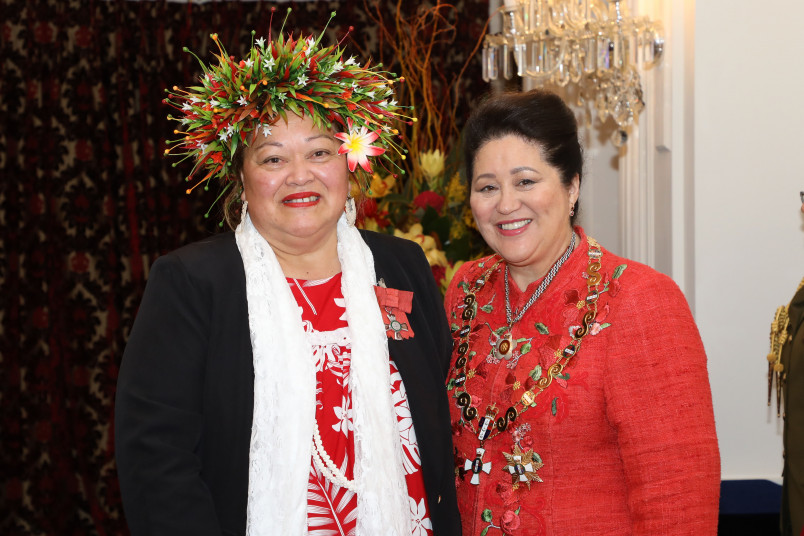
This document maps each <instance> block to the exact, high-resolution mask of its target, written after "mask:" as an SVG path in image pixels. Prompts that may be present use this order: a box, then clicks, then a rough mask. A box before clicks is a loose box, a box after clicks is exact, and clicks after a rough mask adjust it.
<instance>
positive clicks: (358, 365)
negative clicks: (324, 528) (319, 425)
mask: <svg viewBox="0 0 804 536" xmlns="http://www.w3.org/2000/svg"><path fill="white" fill-rule="evenodd" d="M337 232H338V259H339V260H340V263H341V271H342V291H343V296H344V298H345V299H346V318H347V319H348V322H349V325H350V326H351V327H352V329H351V333H352V362H351V372H350V379H349V381H350V383H351V384H352V404H353V416H354V442H355V465H354V477H355V480H356V482H357V485H358V492H357V535H358V536H369V535H371V536H374V535H388V536H408V535H409V534H410V533H411V529H410V507H409V504H408V502H409V500H408V492H407V485H406V481H405V476H404V474H405V473H404V469H403V465H402V463H403V462H402V456H403V454H402V446H401V442H400V440H399V431H398V428H397V423H396V415H395V412H394V409H393V408H394V406H393V402H392V400H391V389H390V368H389V359H388V339H387V336H386V334H385V327H384V325H383V321H382V316H381V313H380V309H379V306H378V305H377V298H376V297H375V294H374V289H373V285H374V282H375V281H376V279H375V273H374V258H373V256H372V254H371V250H369V248H368V246H367V245H366V244H365V242H363V239H362V237H361V236H360V233H359V232H358V231H357V229H355V228H354V227H350V226H349V225H347V223H346V221H345V218H344V217H341V218H340V220H339V221H338V228H337ZM235 239H236V241H237V247H238V249H239V250H240V255H241V257H242V259H243V267H244V269H245V273H246V296H247V299H248V322H249V331H250V333H251V347H252V352H253V355H254V414H253V422H252V427H251V449H250V451H249V483H248V509H247V525H246V534H247V535H248V536H263V535H274V534H283V535H285V534H287V535H302V534H306V533H307V480H308V477H309V473H310V463H311V456H312V438H313V425H314V422H315V388H316V376H315V366H314V363H313V355H312V348H311V347H310V345H309V344H306V341H307V339H306V338H305V335H304V329H303V327H302V319H301V309H300V308H299V306H298V305H297V303H296V300H295V299H294V297H293V294H292V293H291V290H290V287H289V285H288V284H287V281H286V279H285V275H284V273H283V272H282V268H281V267H280V266H279V262H278V261H277V259H276V255H275V254H274V252H273V250H272V249H271V247H270V245H269V244H268V242H266V241H265V239H264V238H263V237H262V235H260V233H259V232H258V231H257V230H256V229H255V227H254V225H253V224H252V223H251V219H250V218H249V217H248V214H246V215H245V217H244V218H243V220H242V221H241V223H240V225H238V227H237V230H236V231H235Z"/></svg>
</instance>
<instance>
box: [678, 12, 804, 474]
mask: <svg viewBox="0 0 804 536" xmlns="http://www.w3.org/2000/svg"><path fill="white" fill-rule="evenodd" d="M802 23H804V2H801V1H800V0H764V1H763V2H756V1H749V0H737V1H735V0H700V1H698V2H696V4H695V34H694V38H695V60H694V61H695V70H694V73H695V76H694V87H695V89H694V147H695V149H694V197H695V202H694V204H695V211H694V214H695V227H694V245H695V247H694V266H695V276H694V278H695V282H694V289H695V294H694V296H692V297H691V298H692V301H694V303H695V314H696V319H697V322H698V327H699V329H700V331H701V335H702V337H703V340H704V344H705V346H706V350H707V353H708V355H709V374H710V379H711V384H712V390H713V393H714V403H715V417H716V420H717V428H718V436H719V440H720V448H721V454H722V467H723V477H724V478H772V479H773V478H776V479H778V478H779V477H780V475H781V466H782V449H781V422H780V421H777V419H776V413H775V409H774V411H773V412H771V410H769V408H768V407H767V405H766V396H767V380H766V377H767V362H766V360H765V355H766V354H767V352H768V331H769V327H770V321H771V320H772V316H773V313H774V311H775V310H776V307H778V306H779V305H782V304H786V303H787V302H788V301H789V300H790V298H791V297H792V295H793V293H794V291H795V289H796V286H797V285H798V282H799V281H800V280H801V278H802V276H804V218H802V215H801V213H800V211H799V207H800V206H801V203H800V201H799V197H798V192H799V191H800V190H804V165H802V156H803V155H804V32H803V31H802V30H801V27H802ZM774 405H775V401H774ZM682 459H683V454H682Z"/></svg>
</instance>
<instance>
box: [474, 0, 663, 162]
mask: <svg viewBox="0 0 804 536" xmlns="http://www.w3.org/2000/svg"><path fill="white" fill-rule="evenodd" d="M498 12H499V13H500V14H501V15H502V18H503V24H502V33H499V34H494V35H487V36H486V38H485V41H484V43H483V79H484V80H486V81H487V82H488V81H489V80H495V79H498V78H505V79H510V78H511V77H512V76H513V75H514V73H516V74H517V75H518V76H520V77H528V78H530V79H532V80H533V82H534V83H535V84H536V85H546V84H554V85H556V86H559V87H564V86H567V85H568V84H575V85H577V86H578V98H579V103H584V102H585V103H593V104H594V107H595V109H596V110H597V111H598V114H599V117H600V119H601V120H605V119H606V118H608V117H611V118H612V119H613V120H614V121H615V122H616V124H617V127H618V128H617V130H616V131H615V133H614V135H613V136H612V142H613V143H614V144H615V145H616V146H618V147H619V146H621V145H622V144H623V143H625V141H626V140H627V139H628V130H629V127H630V126H631V125H632V123H633V122H634V118H635V117H636V116H638V115H639V112H640V111H641V110H642V109H643V108H644V106H645V103H644V101H643V95H642V82H641V79H640V72H642V71H643V70H645V69H648V68H650V67H652V66H653V65H655V64H656V63H657V62H658V61H659V59H660V58H661V55H662V49H663V46H664V41H663V39H662V28H661V24H659V23H657V22H655V21H651V20H649V19H648V18H647V17H631V16H630V15H629V14H628V12H627V6H626V5H625V2H624V1H622V0H608V1H605V0H505V3H504V5H503V6H501V7H500V9H499V10H498Z"/></svg>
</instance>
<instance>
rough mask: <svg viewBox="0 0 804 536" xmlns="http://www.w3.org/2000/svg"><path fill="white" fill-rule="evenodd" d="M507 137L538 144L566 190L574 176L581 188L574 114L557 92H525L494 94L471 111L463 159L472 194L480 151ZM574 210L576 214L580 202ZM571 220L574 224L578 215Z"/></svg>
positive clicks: (581, 159) (580, 158)
mask: <svg viewBox="0 0 804 536" xmlns="http://www.w3.org/2000/svg"><path fill="white" fill-rule="evenodd" d="M508 135H512V136H518V137H520V138H522V139H523V140H525V141H527V142H530V143H535V144H537V145H538V146H539V147H540V148H541V152H542V158H543V159H544V161H545V162H547V163H548V164H550V165H551V166H553V167H554V168H556V169H557V170H558V171H559V173H560V175H561V183H562V184H563V185H564V186H565V187H569V186H570V184H571V183H572V179H573V177H575V175H578V185H579V186H580V182H581V180H582V179H583V151H582V149H581V144H580V142H579V141H578V123H577V121H576V120H575V114H574V113H573V111H572V110H571V109H570V108H569V106H567V105H566V103H564V101H563V100H562V99H561V97H559V96H558V95H556V94H555V93H552V92H550V91H546V90H543V89H534V90H531V91H527V92H524V93H521V92H517V93H502V94H496V95H491V96H490V97H488V98H487V99H486V100H485V101H484V102H482V103H481V104H480V105H479V106H478V107H477V108H476V109H475V110H474V111H473V112H472V115H471V116H470V117H469V120H468V121H467V122H466V126H465V127H464V133H463V157H464V164H465V166H466V182H467V185H468V187H469V190H470V194H471V188H472V177H473V175H474V167H475V158H476V157H477V152H478V151H479V150H480V148H481V147H483V146H484V145H485V144H486V143H488V142H490V141H492V140H495V139H498V138H502V137H504V136H508ZM467 198H468V196H467ZM573 208H574V209H575V213H576V214H577V212H578V201H576V202H575V206H574V207H573ZM570 221H571V222H574V221H575V216H572V217H571V218H570Z"/></svg>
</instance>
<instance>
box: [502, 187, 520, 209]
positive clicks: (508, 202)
mask: <svg viewBox="0 0 804 536" xmlns="http://www.w3.org/2000/svg"><path fill="white" fill-rule="evenodd" d="M517 208H519V198H518V197H517V195H516V191H514V190H513V189H512V188H506V187H504V186H503V187H502V188H500V197H499V202H498V203H497V212H499V213H500V214H510V213H512V212H513V211H515V210H516V209H517Z"/></svg>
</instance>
